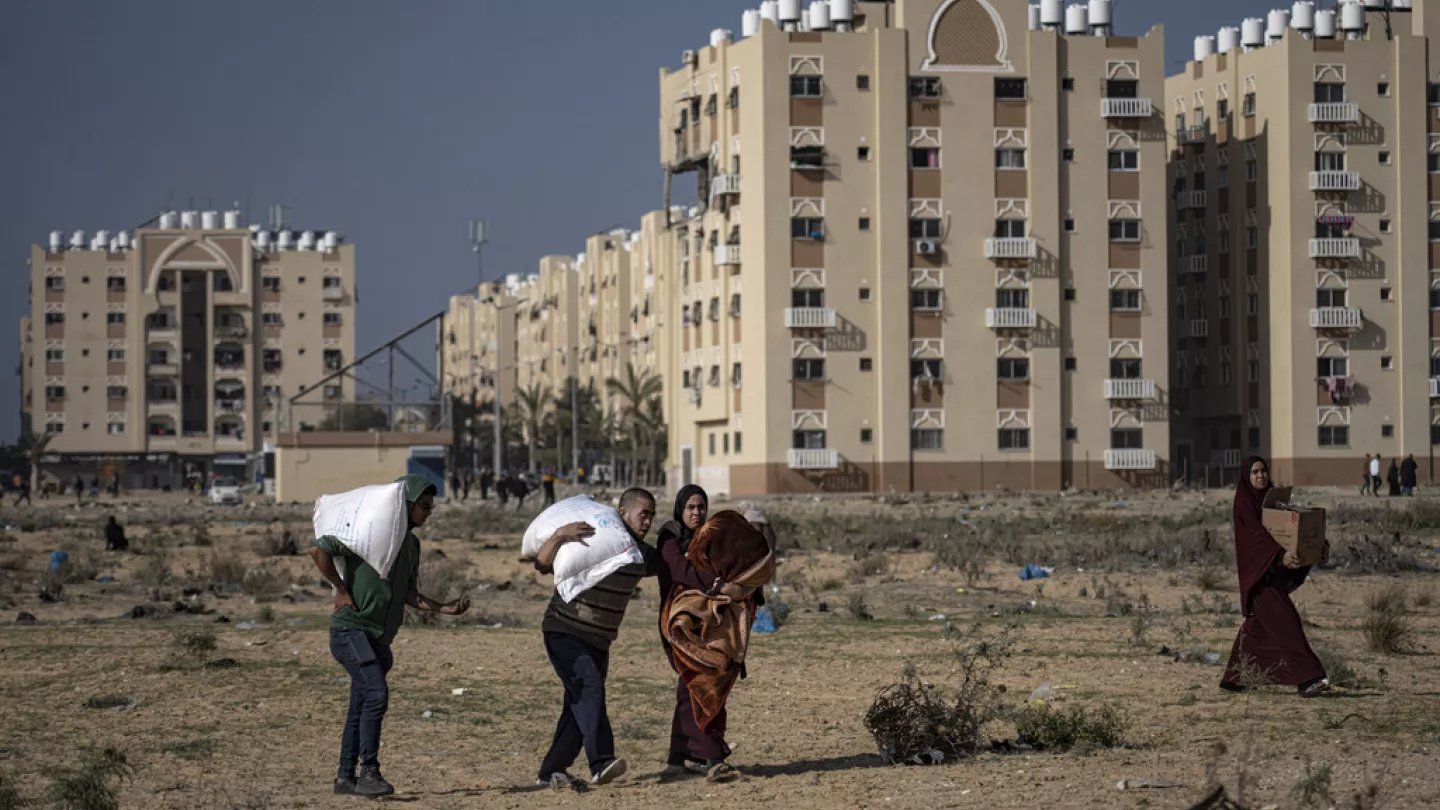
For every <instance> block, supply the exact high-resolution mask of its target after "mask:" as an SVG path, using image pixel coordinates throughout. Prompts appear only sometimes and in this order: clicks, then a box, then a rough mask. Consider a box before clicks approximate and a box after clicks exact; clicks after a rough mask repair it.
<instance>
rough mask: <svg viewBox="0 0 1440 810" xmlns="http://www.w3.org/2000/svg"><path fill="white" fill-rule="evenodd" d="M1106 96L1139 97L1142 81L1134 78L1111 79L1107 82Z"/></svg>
mask: <svg viewBox="0 0 1440 810" xmlns="http://www.w3.org/2000/svg"><path fill="white" fill-rule="evenodd" d="M1105 97H1106V98H1139V97H1140V82H1137V81H1135V80H1134V79H1110V80H1108V81H1106V82H1105Z"/></svg>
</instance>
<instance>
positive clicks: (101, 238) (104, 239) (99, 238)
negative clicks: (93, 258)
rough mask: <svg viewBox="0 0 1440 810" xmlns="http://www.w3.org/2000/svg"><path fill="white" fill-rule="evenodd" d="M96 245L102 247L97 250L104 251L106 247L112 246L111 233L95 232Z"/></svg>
mask: <svg viewBox="0 0 1440 810" xmlns="http://www.w3.org/2000/svg"><path fill="white" fill-rule="evenodd" d="M95 243H96V244H97V245H99V246H100V247H98V248H96V250H103V249H105V247H106V246H108V245H109V244H110V232H109V231H96V232H95Z"/></svg>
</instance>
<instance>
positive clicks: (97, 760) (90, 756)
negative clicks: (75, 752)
mask: <svg viewBox="0 0 1440 810" xmlns="http://www.w3.org/2000/svg"><path fill="white" fill-rule="evenodd" d="M134 774H135V769H134V768H133V767H131V765H130V763H129V762H128V761H127V760H126V758H125V755H124V754H123V753H121V752H120V751H117V750H116V749H114V748H106V749H105V750H103V751H95V750H87V751H85V752H83V753H82V754H81V757H80V767H78V768H75V769H73V770H66V771H62V772H61V773H60V774H59V775H58V776H57V777H56V778H55V781H54V782H53V783H52V784H51V785H50V795H49V798H50V802H51V804H52V805H53V806H55V807H56V808H58V809H59V810H119V808H120V799H119V797H118V796H117V795H116V787H117V783H120V782H124V781H125V780H127V779H129V778H130V777H132V776H133V775H134Z"/></svg>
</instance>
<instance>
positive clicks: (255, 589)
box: [240, 565, 290, 599]
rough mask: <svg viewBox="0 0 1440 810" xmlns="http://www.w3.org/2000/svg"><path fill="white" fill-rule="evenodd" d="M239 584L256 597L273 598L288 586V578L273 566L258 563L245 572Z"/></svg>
mask: <svg viewBox="0 0 1440 810" xmlns="http://www.w3.org/2000/svg"><path fill="white" fill-rule="evenodd" d="M240 586H241V588H243V589H244V591H245V593H247V594H249V595H251V596H253V597H255V598H256V599H273V598H275V597H276V596H279V595H280V594H281V593H283V592H284V591H285V589H287V588H289V587H290V578H289V577H287V576H286V575H285V574H284V573H283V572H281V571H278V570H276V569H275V568H274V567H273V566H270V565H259V566H256V567H254V568H251V569H250V570H249V571H246V572H245V576H244V578H243V580H242V581H241V583H240Z"/></svg>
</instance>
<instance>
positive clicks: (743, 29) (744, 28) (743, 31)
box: [740, 8, 760, 39]
mask: <svg viewBox="0 0 1440 810" xmlns="http://www.w3.org/2000/svg"><path fill="white" fill-rule="evenodd" d="M759 32H760V12H758V11H756V10H755V9H753V8H747V9H745V12H744V13H743V14H741V15H740V36H742V37H745V38H746V39H749V38H750V37H753V36H755V35H756V34H758V33H759Z"/></svg>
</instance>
